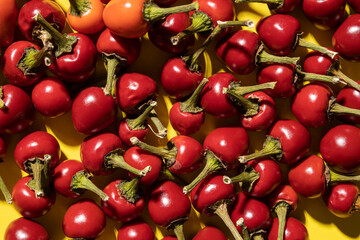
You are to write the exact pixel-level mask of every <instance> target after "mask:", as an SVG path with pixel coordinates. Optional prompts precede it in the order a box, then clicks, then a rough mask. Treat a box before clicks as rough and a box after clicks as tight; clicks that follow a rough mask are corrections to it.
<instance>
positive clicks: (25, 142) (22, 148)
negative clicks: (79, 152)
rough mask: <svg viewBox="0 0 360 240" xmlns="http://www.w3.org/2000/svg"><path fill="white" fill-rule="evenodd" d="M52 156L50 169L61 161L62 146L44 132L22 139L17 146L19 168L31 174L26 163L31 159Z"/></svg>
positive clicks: (15, 156) (16, 154) (31, 134)
mask: <svg viewBox="0 0 360 240" xmlns="http://www.w3.org/2000/svg"><path fill="white" fill-rule="evenodd" d="M46 154H48V155H50V157H51V162H50V168H51V169H53V168H54V167H55V166H56V165H57V164H58V162H59V160H60V155H61V151H60V145H59V143H58V141H57V140H56V138H55V137H54V136H52V135H51V134H49V133H47V132H44V131H35V132H32V133H30V134H28V135H26V136H25V137H24V138H22V139H21V140H20V141H19V142H18V143H17V145H16V148H15V151H14V159H15V162H16V164H17V165H18V167H19V168H21V169H22V170H23V171H26V172H29V169H27V167H26V162H27V161H28V160H29V159H32V158H35V157H39V158H43V157H44V155H46Z"/></svg>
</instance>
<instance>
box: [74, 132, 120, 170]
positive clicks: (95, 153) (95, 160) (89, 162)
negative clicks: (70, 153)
mask: <svg viewBox="0 0 360 240" xmlns="http://www.w3.org/2000/svg"><path fill="white" fill-rule="evenodd" d="M116 149H124V145H123V144H122V142H121V140H120V138H119V137H118V136H117V135H115V134H113V133H102V134H96V135H91V136H88V137H86V138H85V139H84V141H83V142H82V143H81V146H80V158H81V162H82V163H83V165H84V167H85V168H86V169H87V170H88V171H90V172H91V173H93V174H94V175H100V176H103V175H108V174H111V173H112V170H111V169H107V168H106V167H105V165H104V161H105V160H104V158H105V156H106V155H107V154H109V153H110V152H112V151H115V150H116Z"/></svg>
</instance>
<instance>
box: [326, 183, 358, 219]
mask: <svg viewBox="0 0 360 240" xmlns="http://www.w3.org/2000/svg"><path fill="white" fill-rule="evenodd" d="M358 198H359V188H358V187H357V186H356V185H355V184H352V183H339V184H337V185H335V186H332V187H331V188H330V189H328V191H327V192H326V193H325V194H324V195H323V200H324V202H325V204H326V205H327V208H328V209H329V211H330V212H331V213H332V214H334V215H335V216H337V217H341V218H347V217H350V216H351V215H352V213H354V212H355V211H357V210H359V206H358V205H359V204H358V201H359V200H358Z"/></svg>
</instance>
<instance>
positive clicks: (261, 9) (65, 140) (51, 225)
mask: <svg viewBox="0 0 360 240" xmlns="http://www.w3.org/2000/svg"><path fill="white" fill-rule="evenodd" d="M179 3H186V1H179ZM60 4H61V6H62V7H63V8H64V9H66V8H67V6H68V3H67V2H66V1H65V0H61V2H60ZM347 11H348V12H349V9H347ZM236 13H237V19H238V20H246V19H252V20H253V21H254V22H257V21H258V20H259V19H260V18H261V17H262V16H266V15H269V14H270V12H269V10H268V8H267V6H266V5H264V4H238V5H237V6H236ZM292 15H293V16H295V17H297V18H298V19H299V20H300V22H301V27H302V31H304V37H305V39H306V40H309V41H313V42H315V43H319V44H321V45H323V46H326V47H331V36H332V34H333V31H326V32H324V31H320V30H318V29H316V28H315V27H314V26H313V25H312V24H311V23H310V22H309V21H308V20H307V19H306V18H305V17H304V16H303V14H302V12H301V8H300V7H298V8H297V10H296V11H295V12H294V13H292ZM252 30H253V31H255V30H254V29H252ZM275 37H276V36H275ZM202 40H203V39H202V38H200V39H199V41H198V43H197V44H196V45H197V46H199V43H201V42H202ZM306 51H307V50H304V49H298V50H296V51H295V52H294V53H293V54H292V55H293V56H301V57H303V56H304V55H305V54H306ZM213 52H214V44H212V45H210V46H209V48H208V50H207V53H206V54H205V58H201V60H200V64H201V66H203V67H204V68H205V71H206V75H207V76H210V75H211V74H213V73H216V72H219V71H228V70H227V69H226V68H225V67H224V65H223V64H222V63H221V62H220V61H219V59H218V58H217V57H216V56H215V55H214V54H213ZM168 58H169V55H168V54H166V53H164V52H162V51H161V50H158V49H157V48H156V47H154V46H153V45H152V43H151V42H150V41H149V40H148V39H147V37H144V38H143V40H142V50H141V55H140V58H139V59H138V61H137V62H136V63H135V64H133V65H132V66H131V67H130V68H129V69H128V71H136V72H140V73H143V74H147V75H149V76H151V77H153V78H154V79H155V80H156V81H158V82H159V78H160V72H161V67H162V65H163V64H164V63H165V61H166V60H167V59H168ZM204 59H205V60H204ZM341 65H342V70H343V72H344V73H345V74H347V75H348V76H350V77H352V78H353V79H354V80H357V76H359V73H360V68H359V63H350V62H346V61H345V60H341ZM104 75H105V70H104V67H103V64H102V61H101V58H99V61H98V68H97V73H96V77H103V76H104ZM236 77H237V78H238V79H239V80H240V81H241V82H242V83H243V85H250V84H254V83H255V77H256V74H255V72H254V73H252V74H250V75H248V76H240V75H236ZM1 80H2V81H1V82H4V79H3V78H2V79H1ZM334 89H335V91H336V88H334ZM159 92H160V96H159V97H158V107H157V111H158V113H159V114H160V118H161V120H162V122H163V123H164V124H165V125H167V126H168V128H169V136H168V138H171V137H173V136H175V134H176V133H175V132H174V130H173V129H172V128H171V126H170V125H169V122H168V118H167V113H168V111H169V109H170V107H171V104H172V101H171V100H170V99H169V98H168V97H166V96H165V95H164V94H163V90H162V89H161V87H160V85H159ZM276 102H277V106H278V117H279V118H294V117H293V116H292V114H291V112H290V108H289V106H290V101H289V99H276ZM119 119H120V118H119ZM118 123H119V120H117V122H116V123H115V124H114V126H113V127H112V128H109V129H108V130H109V131H113V132H116V131H117V124H118ZM236 123H237V119H236V118H235V117H234V118H230V119H225V120H219V119H216V118H214V117H211V116H209V115H207V116H206V121H205V124H204V126H203V127H202V129H201V130H200V132H199V133H196V134H194V135H193V137H196V138H197V139H198V140H199V141H200V142H202V141H203V139H204V138H205V136H206V135H207V133H209V132H210V131H211V130H212V129H214V128H215V127H219V126H225V125H232V124H236ZM338 123H339V122H336V121H334V122H332V123H331V124H330V125H329V126H326V127H323V128H319V129H310V132H311V134H312V148H311V153H317V152H318V150H319V140H320V139H321V136H322V135H323V134H324V133H325V132H326V131H327V130H328V129H329V128H330V127H331V126H333V125H335V124H338ZM36 130H46V131H48V132H50V133H51V134H53V135H54V136H55V137H56V138H57V139H58V141H59V143H60V146H61V150H62V157H61V160H65V159H77V160H79V159H80V154H79V146H80V144H81V142H82V140H83V138H84V137H85V136H83V135H81V134H79V133H77V132H76V130H75V129H74V128H73V125H72V121H71V113H67V114H66V115H64V116H61V117H59V118H56V119H51V118H46V117H43V116H41V115H40V114H37V116H36V120H35V123H34V124H33V125H32V126H31V127H30V128H29V129H28V130H27V131H26V132H24V133H21V134H16V135H12V136H10V135H5V136H4V139H5V141H6V142H7V144H8V153H7V156H6V157H5V159H4V160H5V162H4V163H3V164H1V165H0V174H1V176H2V177H3V179H4V180H5V182H6V184H7V185H8V187H9V189H12V187H13V186H14V185H15V183H16V182H17V181H18V180H19V179H20V178H21V176H24V175H26V174H25V173H24V172H21V171H20V170H19V168H18V167H17V166H16V165H15V163H14V160H13V152H14V148H15V146H16V143H17V142H18V141H19V140H20V139H21V138H22V137H23V136H25V135H26V134H28V133H30V132H32V131H36ZM249 136H250V142H251V147H250V149H249V152H253V151H256V150H258V149H260V148H261V146H262V143H263V140H264V137H265V132H256V133H254V132H249ZM147 142H149V143H152V144H155V145H164V144H165V143H166V140H158V139H156V137H155V136H154V135H153V134H149V136H148V138H147ZM282 167H283V168H284V169H285V168H286V166H282ZM198 172H199V171H197V172H195V173H193V174H190V175H189V176H185V177H184V178H185V179H186V180H187V181H190V179H192V178H193V177H194V176H195V175H196V174H197V173H198ZM122 176H125V175H124V172H123V171H121V170H118V171H116V172H115V173H114V174H112V175H110V176H107V177H94V181H95V183H96V184H98V186H100V187H101V188H103V187H104V186H105V185H106V184H107V183H109V182H110V181H112V180H115V179H118V178H119V177H122ZM85 197H90V198H94V199H95V200H96V201H97V202H99V201H98V199H97V198H95V197H94V196H93V195H92V194H91V193H86V194H85V195H84V196H82V197H81V198H85ZM74 202H76V200H70V199H66V198H64V197H62V196H60V195H59V194H58V195H57V200H56V203H55V206H54V208H53V209H52V210H51V211H50V212H49V213H48V214H46V215H45V216H42V217H40V218H37V219H36V220H37V221H38V222H40V223H41V224H42V225H43V226H45V228H46V229H47V231H48V232H49V234H50V236H51V239H67V238H66V237H65V236H64V234H63V232H62V228H61V225H62V218H63V215H64V213H65V211H66V209H67V208H68V206H69V205H71V204H72V203H74ZM291 216H293V217H296V218H297V219H299V220H300V221H302V222H303V223H305V225H306V227H307V229H308V232H309V239H311V240H319V239H327V240H331V239H334V240H335V239H336V240H337V239H360V228H359V227H358V225H359V223H360V215H359V214H358V213H355V214H353V216H351V217H349V218H347V219H340V218H337V217H335V216H334V215H332V214H331V213H330V212H329V211H328V210H327V208H326V206H325V204H324V203H323V201H322V199H321V198H318V199H305V198H302V197H300V202H299V206H298V209H297V210H296V211H295V212H294V213H291ZM18 217H20V214H19V213H18V212H17V211H16V210H15V209H14V207H13V206H12V205H8V204H6V203H5V201H4V199H3V197H2V196H0V238H1V236H3V235H4V232H5V229H6V227H7V225H8V224H9V223H10V222H11V221H13V220H15V219H16V218H18ZM141 217H142V219H144V220H145V221H147V222H148V223H150V224H151V226H152V227H153V229H154V231H155V232H156V236H157V238H159V239H161V238H162V236H167V235H170V234H172V232H168V231H167V230H166V229H165V228H156V227H155V226H154V224H152V222H151V219H150V218H149V216H148V214H147V212H146V211H144V213H143V215H142V216H141ZM205 225H214V226H217V227H218V228H220V229H221V230H222V231H223V232H224V233H226V235H227V236H228V237H229V239H232V237H231V235H230V233H229V231H228V230H227V229H226V227H225V225H224V224H223V223H222V222H221V221H220V220H219V219H218V217H217V216H214V217H204V216H199V215H198V214H197V213H196V212H195V211H194V210H192V211H191V214H190V217H189V221H187V222H186V223H185V235H186V237H187V239H191V238H192V237H193V236H194V235H195V234H196V232H197V231H199V230H200V229H201V228H203V227H204V226H205ZM120 226H121V224H120V223H116V222H114V221H112V220H110V219H107V225H106V229H105V231H104V233H103V235H102V236H101V237H100V238H99V239H115V238H116V232H117V229H118V228H119V227H120Z"/></svg>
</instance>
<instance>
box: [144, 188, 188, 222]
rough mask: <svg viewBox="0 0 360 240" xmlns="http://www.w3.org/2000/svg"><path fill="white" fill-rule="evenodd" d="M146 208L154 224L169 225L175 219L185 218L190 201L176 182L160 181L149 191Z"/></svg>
mask: <svg viewBox="0 0 360 240" xmlns="http://www.w3.org/2000/svg"><path fill="white" fill-rule="evenodd" d="M148 209H149V214H150V217H151V219H152V220H153V221H154V223H155V224H157V225H160V226H169V225H170V224H171V223H172V222H173V221H175V220H179V219H182V218H187V216H188V215H189V214H190V209H191V203H190V200H189V198H188V196H187V195H186V194H184V193H183V192H182V189H181V187H179V186H178V185H177V184H176V183H174V182H172V181H162V182H160V183H158V184H156V185H155V186H154V189H153V190H152V191H151V194H150V199H149V202H148Z"/></svg>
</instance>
